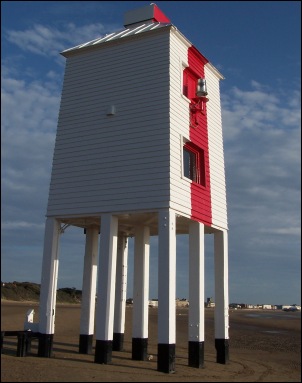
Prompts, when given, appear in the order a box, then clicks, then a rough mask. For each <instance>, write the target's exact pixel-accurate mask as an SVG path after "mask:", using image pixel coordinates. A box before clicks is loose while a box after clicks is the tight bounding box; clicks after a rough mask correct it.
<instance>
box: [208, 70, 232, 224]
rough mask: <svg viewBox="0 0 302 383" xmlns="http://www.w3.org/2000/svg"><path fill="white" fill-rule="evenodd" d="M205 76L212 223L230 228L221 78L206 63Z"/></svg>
mask: <svg viewBox="0 0 302 383" xmlns="http://www.w3.org/2000/svg"><path fill="white" fill-rule="evenodd" d="M204 70H205V78H206V81H207V88H208V93H209V98H210V101H209V102H208V103H207V121H208V139H209V164H210V183H211V204H212V223H213V225H215V226H218V227H221V228H223V229H227V228H228V221H227V202H226V186H225V168H224V152H223V136H222V122H221V103H220V91H219V78H218V76H217V74H216V73H215V71H214V70H213V69H212V67H211V65H209V64H206V65H205V69H204Z"/></svg>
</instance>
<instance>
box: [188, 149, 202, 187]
mask: <svg viewBox="0 0 302 383" xmlns="http://www.w3.org/2000/svg"><path fill="white" fill-rule="evenodd" d="M183 175H184V177H186V178H189V179H190V180H191V181H193V182H196V183H198V184H200V185H202V186H206V177H205V163H204V151H203V150H202V149H201V148H199V147H198V146H196V145H194V144H192V143H191V142H187V143H185V145H184V146H183Z"/></svg>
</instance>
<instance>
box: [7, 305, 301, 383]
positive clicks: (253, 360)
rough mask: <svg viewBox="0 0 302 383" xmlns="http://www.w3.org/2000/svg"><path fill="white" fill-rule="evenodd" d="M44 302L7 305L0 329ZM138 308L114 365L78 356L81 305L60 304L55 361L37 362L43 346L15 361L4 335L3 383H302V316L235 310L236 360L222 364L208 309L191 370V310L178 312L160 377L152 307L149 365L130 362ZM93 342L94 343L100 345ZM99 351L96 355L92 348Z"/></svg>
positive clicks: (17, 324)
mask: <svg viewBox="0 0 302 383" xmlns="http://www.w3.org/2000/svg"><path fill="white" fill-rule="evenodd" d="M30 308H33V309H34V310H35V313H36V314H35V318H34V321H38V309H39V306H38V303H31V302H9V301H1V330H2V331H8V330H13V331H15V330H22V329H23V323H24V319H25V314H26V312H27V310H28V309H30ZM132 310H133V309H132V306H131V305H128V306H127V309H126V324H125V338H124V351H113V353H112V363H111V364H106V365H105V364H97V363H94V354H91V355H83V354H79V352H78V341H79V328H80V305H79V304H68V305H67V304H66V305H65V304H58V305H57V310H56V323H55V335H54V355H53V357H52V358H40V357H38V356H37V346H38V344H37V341H33V342H32V348H31V352H30V354H29V355H28V356H26V357H17V356H16V350H17V339H16V338H15V337H5V338H4V343H3V350H2V354H1V381H2V382H169V381H171V382H301V312H284V311H281V310H244V309H242V310H230V312H229V320H230V342H229V344H230V347H229V355H230V361H229V363H228V364H226V365H223V364H218V363H216V350H215V339H214V310H213V309H208V308H206V309H205V362H204V368H202V369H198V368H193V367H188V313H189V309H188V308H187V307H184V308H177V310H176V359H175V373H173V374H165V373H162V372H159V371H157V309H156V308H150V309H149V338H148V354H149V355H150V356H151V358H150V360H148V361H135V360H132V359H131V355H132V354H131V352H132V349H131V345H132ZM94 343H95V342H94ZM93 352H94V349H93Z"/></svg>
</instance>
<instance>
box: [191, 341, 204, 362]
mask: <svg viewBox="0 0 302 383" xmlns="http://www.w3.org/2000/svg"><path fill="white" fill-rule="evenodd" d="M189 367H195V368H203V367H204V342H192V341H189Z"/></svg>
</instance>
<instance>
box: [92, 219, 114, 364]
mask: <svg viewBox="0 0 302 383" xmlns="http://www.w3.org/2000/svg"><path fill="white" fill-rule="evenodd" d="M117 233H118V218H117V217H114V216H113V215H112V214H109V213H108V214H103V215H102V217H101V238H100V259H99V271H98V288H97V306H96V345H95V359H94V361H95V362H96V363H103V364H107V363H110V362H111V356H112V339H113V319H114V301H115V278H116V256H117Z"/></svg>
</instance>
